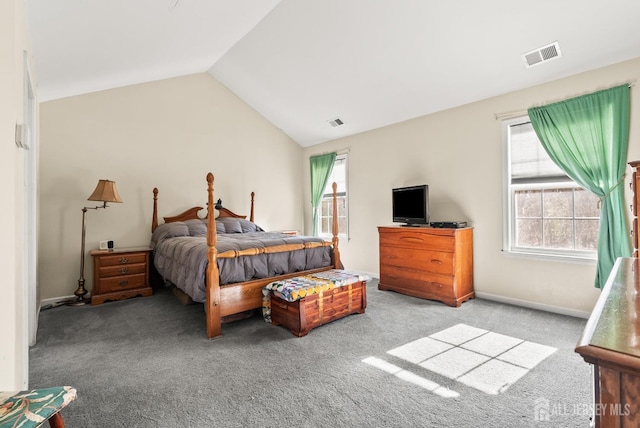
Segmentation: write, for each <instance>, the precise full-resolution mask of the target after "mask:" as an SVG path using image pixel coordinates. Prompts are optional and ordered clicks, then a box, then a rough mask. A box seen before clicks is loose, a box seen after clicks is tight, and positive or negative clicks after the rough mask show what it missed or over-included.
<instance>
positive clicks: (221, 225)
mask: <svg viewBox="0 0 640 428" xmlns="http://www.w3.org/2000/svg"><path fill="white" fill-rule="evenodd" d="M226 232H227V231H226V230H225V228H224V223H223V222H221V221H218V220H216V233H226Z"/></svg>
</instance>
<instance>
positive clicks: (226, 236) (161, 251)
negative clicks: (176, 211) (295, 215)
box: [151, 219, 332, 302]
mask: <svg viewBox="0 0 640 428" xmlns="http://www.w3.org/2000/svg"><path fill="white" fill-rule="evenodd" d="M216 222H217V224H216V226H217V230H218V233H217V237H218V242H217V244H216V249H217V250H218V253H222V252H224V251H228V250H243V249H248V248H265V247H270V246H275V245H282V244H295V243H304V242H310V241H314V242H322V241H323V240H322V239H321V238H316V237H309V236H289V235H285V234H282V233H274V232H264V231H262V229H260V228H259V227H258V226H255V224H253V223H251V222H248V221H247V220H238V219H234V221H230V220H227V221H224V222H220V223H218V221H216ZM236 222H237V223H236ZM227 231H233V232H230V233H228V232H227ZM240 231H242V232H240ZM151 248H153V262H154V265H155V267H156V269H157V270H158V272H159V273H160V275H162V277H163V278H164V279H165V280H166V281H169V282H171V283H172V284H174V285H175V286H176V287H178V288H180V289H181V290H182V291H184V292H185V293H186V294H188V295H189V296H190V297H191V298H192V299H193V300H194V301H196V302H204V301H205V290H206V284H205V272H206V269H207V265H208V260H207V250H208V248H207V241H206V222H205V221H203V220H188V221H185V222H174V223H167V224H162V225H160V226H158V228H156V230H155V231H154V233H153V236H152V238H151ZM331 251H332V250H331V247H317V248H308V249H302V250H296V251H290V252H283V253H273V254H257V255H253V256H241V257H234V258H222V259H218V260H217V263H218V269H219V271H220V285H224V284H232V283H236V282H244V281H249V280H251V279H257V278H269V277H273V276H277V275H281V274H284V273H292V272H299V271H302V270H306V269H315V268H320V267H326V266H329V265H331Z"/></svg>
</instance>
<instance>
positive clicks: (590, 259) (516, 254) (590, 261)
mask: <svg viewBox="0 0 640 428" xmlns="http://www.w3.org/2000/svg"><path fill="white" fill-rule="evenodd" d="M502 255H503V256H505V257H511V258H516V259H531V260H546V261H552V262H560V263H576V264H582V265H594V266H595V264H596V262H597V258H596V257H595V256H579V255H575V256H574V255H560V254H543V253H534V252H527V251H513V250H511V251H509V250H502Z"/></svg>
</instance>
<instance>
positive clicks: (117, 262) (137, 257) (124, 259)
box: [100, 253, 147, 266]
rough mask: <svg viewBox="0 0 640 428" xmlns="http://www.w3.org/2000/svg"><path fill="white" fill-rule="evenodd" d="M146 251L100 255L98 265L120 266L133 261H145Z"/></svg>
mask: <svg viewBox="0 0 640 428" xmlns="http://www.w3.org/2000/svg"><path fill="white" fill-rule="evenodd" d="M146 261H147V254H146V253H123V254H113V255H108V256H102V257H100V266H121V265H127V264H133V263H146Z"/></svg>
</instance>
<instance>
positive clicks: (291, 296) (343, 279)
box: [262, 269, 371, 323]
mask: <svg viewBox="0 0 640 428" xmlns="http://www.w3.org/2000/svg"><path fill="white" fill-rule="evenodd" d="M369 280H371V277H370V276H369V275H363V274H357V273H352V272H347V271H344V270H340V269H331V270H327V271H324V272H318V273H314V274H311V275H306V276H297V277H295V278H290V279H283V280H281V281H273V282H271V283H269V284H267V285H265V286H264V288H263V289H262V316H263V317H264V320H265V321H266V322H269V323H270V322H271V294H272V293H273V295H275V296H277V297H279V298H281V299H283V300H286V301H287V302H295V301H296V300H300V299H302V298H304V297H306V296H312V295H314V294H319V293H320V292H325V291H329V290H333V289H334V288H336V287H343V286H345V285H349V284H355V283H356V282H360V281H369Z"/></svg>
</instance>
